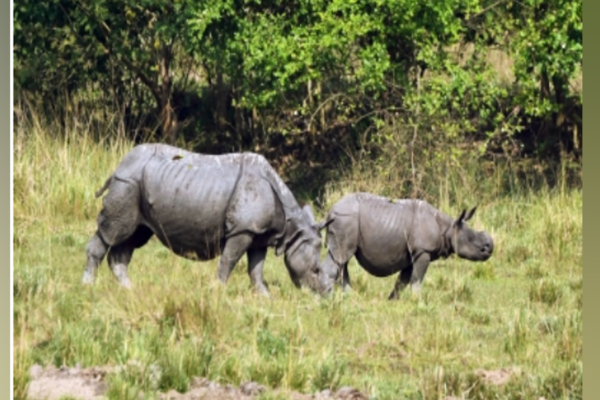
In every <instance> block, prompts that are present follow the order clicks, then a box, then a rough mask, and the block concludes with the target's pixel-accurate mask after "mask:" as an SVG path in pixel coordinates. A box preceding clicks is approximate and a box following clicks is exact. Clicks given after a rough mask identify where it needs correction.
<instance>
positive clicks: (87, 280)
mask: <svg viewBox="0 0 600 400" xmlns="http://www.w3.org/2000/svg"><path fill="white" fill-rule="evenodd" d="M94 281H95V279H94V275H93V274H90V273H88V272H87V271H86V272H84V273H83V279H81V282H82V283H83V284H84V285H92V284H93V283H94Z"/></svg>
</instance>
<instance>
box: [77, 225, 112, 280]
mask: <svg viewBox="0 0 600 400" xmlns="http://www.w3.org/2000/svg"><path fill="white" fill-rule="evenodd" d="M107 251H108V245H107V244H106V243H104V241H103V240H102V238H100V235H98V232H96V233H95V234H94V236H92V238H91V239H90V241H89V242H88V244H87V246H86V253H87V264H86V267H85V271H84V272H83V279H82V281H83V283H84V284H86V285H89V284H92V283H94V280H95V273H96V270H97V269H98V266H99V265H100V263H101V262H102V260H103V259H104V256H105V255H106V252H107Z"/></svg>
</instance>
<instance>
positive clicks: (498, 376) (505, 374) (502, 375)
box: [475, 368, 521, 386]
mask: <svg viewBox="0 0 600 400" xmlns="http://www.w3.org/2000/svg"><path fill="white" fill-rule="evenodd" d="M475 373H476V374H477V375H479V376H480V377H481V378H482V379H483V381H484V382H485V383H487V384H491V385H496V386H501V385H504V384H505V383H507V382H508V381H510V379H511V378H512V377H513V376H514V375H519V374H520V373H521V370H519V369H518V368H501V369H495V370H485V369H478V370H476V371H475Z"/></svg>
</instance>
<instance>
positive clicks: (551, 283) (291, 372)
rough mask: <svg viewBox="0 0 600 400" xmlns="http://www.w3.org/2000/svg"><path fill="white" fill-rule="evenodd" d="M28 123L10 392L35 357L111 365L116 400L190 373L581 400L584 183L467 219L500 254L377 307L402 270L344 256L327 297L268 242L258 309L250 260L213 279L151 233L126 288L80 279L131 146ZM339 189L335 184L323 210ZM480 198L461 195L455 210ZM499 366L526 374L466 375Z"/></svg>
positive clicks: (108, 279) (211, 272)
mask: <svg viewBox="0 0 600 400" xmlns="http://www.w3.org/2000/svg"><path fill="white" fill-rule="evenodd" d="M22 126H26V124H23V125H22ZM22 129H25V128H22ZM27 129H28V131H27V132H26V133H27V135H25V134H24V133H23V132H20V133H19V134H18V135H16V136H15V159H14V161H15V162H14V179H15V197H14V198H15V206H14V216H15V217H14V218H15V220H14V224H15V225H14V227H15V229H14V233H15V235H14V248H15V253H14V293H15V297H14V320H15V331H14V332H15V349H16V353H15V359H14V363H15V372H16V374H15V387H16V390H17V391H19V393H20V394H19V397H17V398H24V390H25V388H26V385H27V377H26V374H27V370H28V368H29V366H30V365H31V364H32V363H41V364H49V363H50V364H54V365H56V366H60V365H62V364H66V365H74V364H76V363H80V364H81V365H82V366H83V367H87V366H93V365H105V364H111V365H119V366H122V368H121V370H120V372H119V373H117V374H114V375H112V376H110V378H109V397H110V398H111V399H127V398H132V399H133V398H137V395H138V393H139V392H140V391H142V392H145V393H148V395H150V394H151V393H153V392H154V391H156V390H162V391H166V390H168V389H177V390H180V391H183V390H186V389H187V388H188V387H189V384H190V382H191V378H192V377H193V376H206V377H208V378H210V379H212V380H217V381H219V382H221V383H231V384H235V385H237V384H240V383H242V382H244V381H247V380H254V381H257V382H259V383H261V384H264V385H266V386H267V387H269V388H271V389H273V391H272V392H268V393H264V394H263V395H261V397H260V398H262V399H275V398H280V397H281V396H283V397H281V398H284V397H285V395H281V393H285V392H286V391H289V390H297V391H302V392H315V391H317V390H324V389H331V390H335V389H337V388H339V387H340V386H343V385H350V386H354V387H357V388H358V389H359V390H362V391H363V392H365V393H366V394H368V395H369V396H371V397H372V398H376V399H397V398H405V399H439V398H443V397H444V396H446V395H454V396H463V395H464V396H465V398H473V399H484V398H498V399H527V398H538V397H540V396H544V397H546V398H547V399H567V398H568V399H580V398H582V381H583V358H582V349H583V337H582V333H583V314H582V308H583V300H582V298H583V296H582V292H583V279H582V203H583V200H582V197H583V194H582V190H572V191H568V192H565V191H562V192H560V193H559V192H554V191H550V190H546V191H541V192H536V193H533V192H526V191H523V192H522V193H519V194H514V195H512V196H502V197H500V196H498V197H496V198H494V200H493V201H488V202H486V203H485V204H484V203H482V204H480V207H479V209H478V211H477V213H476V214H475V217H474V221H473V225H474V227H475V228H477V229H483V228H485V229H486V230H488V231H489V232H491V233H492V235H493V237H494V239H495V253H494V255H493V256H492V258H491V259H490V260H489V261H488V262H486V263H484V264H474V263H469V262H468V261H462V260H459V259H457V258H451V259H449V260H444V261H436V262H435V263H433V264H432V265H431V267H430V268H429V271H428V273H427V276H426V278H425V282H424V286H423V290H422V294H421V296H420V297H419V298H414V297H413V296H411V295H410V293H409V292H408V291H406V292H405V293H403V294H402V296H401V298H400V300H399V301H396V302H389V301H387V296H388V294H389V292H390V291H391V289H392V287H393V284H394V281H395V279H396V277H389V278H385V279H383V278H375V277H372V276H370V275H368V274H367V273H366V272H365V271H363V270H362V269H361V268H360V267H359V266H358V264H357V263H356V261H355V260H352V261H351V263H350V265H349V270H350V274H351V277H352V281H353V285H354V290H353V291H352V292H350V293H348V294H343V293H341V291H340V290H339V289H338V290H336V292H335V293H334V294H333V296H331V298H327V299H321V298H319V297H317V296H316V295H314V294H312V293H310V292H309V291H307V290H298V289H296V288H295V287H294V286H293V285H292V283H291V281H290V279H289V277H288V275H287V272H286V270H285V267H284V265H283V261H282V259H281V258H276V257H275V256H274V254H273V252H272V250H270V251H269V254H268V258H267V261H266V265H265V279H266V281H267V282H268V284H269V285H270V291H271V298H270V299H265V298H263V297H262V296H260V295H257V294H255V293H253V292H252V290H250V283H249V279H248V277H247V275H246V273H245V270H246V265H245V263H246V261H245V259H244V260H242V261H241V263H240V264H239V265H238V266H237V268H236V270H235V271H234V273H233V274H232V277H231V279H230V281H229V283H228V284H227V286H226V287H222V286H221V285H220V284H219V283H218V282H217V279H216V268H217V260H213V261H211V262H205V263H197V262H192V261H187V260H184V259H182V258H179V257H177V256H175V255H173V254H171V253H169V251H168V250H167V249H166V248H164V247H162V246H161V245H160V244H159V243H158V242H157V241H156V240H155V239H153V240H152V241H151V242H150V243H149V244H148V245H147V246H146V247H144V248H142V249H141V250H138V251H137V252H136V253H135V254H134V256H133V261H132V263H131V267H130V277H131V280H132V282H133V284H134V288H133V289H132V290H131V291H126V290H123V289H121V288H120V287H119V286H118V284H117V282H116V280H115V278H114V277H113V276H112V275H111V273H110V272H109V270H108V268H107V266H106V262H104V263H103V264H102V266H101V268H100V269H99V271H98V278H97V283H96V285H95V286H93V287H84V286H82V284H81V283H80V281H81V277H82V274H83V268H84V265H85V245H86V243H87V240H88V239H89V238H90V236H91V235H92V234H93V232H94V229H95V218H96V214H97V212H98V211H99V209H100V207H101V201H100V200H99V199H95V198H94V192H95V191H96V190H97V189H98V188H99V187H100V186H101V185H102V184H103V183H104V180H105V179H106V177H107V176H108V175H109V174H110V172H111V171H112V170H113V168H114V167H115V166H116V164H117V163H118V162H119V160H120V159H121V157H122V156H123V155H124V154H125V152H126V151H127V150H128V149H129V148H130V147H131V144H129V143H127V142H124V141H113V142H111V143H103V144H101V145H98V144H97V143H95V142H93V141H92V140H90V139H85V137H87V136H86V135H80V134H84V133H86V132H78V131H76V130H75V129H73V133H72V134H68V135H67V137H66V138H61V139H51V138H50V136H49V135H48V134H47V133H46V131H47V130H48V129H49V128H44V129H42V127H40V125H39V124H34V123H30V124H29V125H27ZM344 185H345V186H344ZM343 188H345V189H344V190H342V189H343ZM349 188H351V183H350V182H345V183H342V184H340V185H338V187H337V188H335V187H332V188H330V190H329V191H328V192H327V195H326V198H325V204H327V205H328V206H330V205H331V204H333V202H334V201H335V200H337V199H339V198H340V197H341V196H342V195H343V194H344V193H345V192H346V191H347V190H349ZM374 191H375V190H374ZM478 195H479V194H478V193H476V192H469V193H467V194H463V196H464V200H465V203H470V204H473V202H471V201H469V200H475V199H476V198H477V196H478ZM469 196H470V197H469ZM397 197H401V194H399V195H397ZM489 197H490V196H488V198H489ZM461 206H462V204H455V205H447V206H444V207H442V209H443V210H444V211H446V212H449V213H453V214H457V213H458V212H459V211H460V207H461ZM448 207H450V209H448ZM325 211H326V210H321V211H320V213H319V214H320V215H319V216H320V217H323V215H324V213H325ZM510 367H518V368H520V370H521V371H522V373H521V374H520V375H518V376H516V377H515V378H514V379H513V380H512V381H510V382H509V383H508V384H507V385H505V386H501V387H495V386H493V385H489V384H486V383H485V382H484V381H483V380H482V379H481V378H480V377H479V376H477V375H476V374H475V372H474V371H475V370H476V369H479V368H483V369H489V370H493V369H500V368H510Z"/></svg>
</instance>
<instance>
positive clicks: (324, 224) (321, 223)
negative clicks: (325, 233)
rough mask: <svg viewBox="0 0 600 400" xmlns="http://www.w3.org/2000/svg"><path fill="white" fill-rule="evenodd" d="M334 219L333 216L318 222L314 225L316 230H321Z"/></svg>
mask: <svg viewBox="0 0 600 400" xmlns="http://www.w3.org/2000/svg"><path fill="white" fill-rule="evenodd" d="M334 220H335V218H331V219H329V220H327V221H321V222H319V223H318V224H317V225H316V226H317V229H318V230H322V229H324V228H327V227H328V226H329V225H330V224H331V223H332V222H333V221H334Z"/></svg>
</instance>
